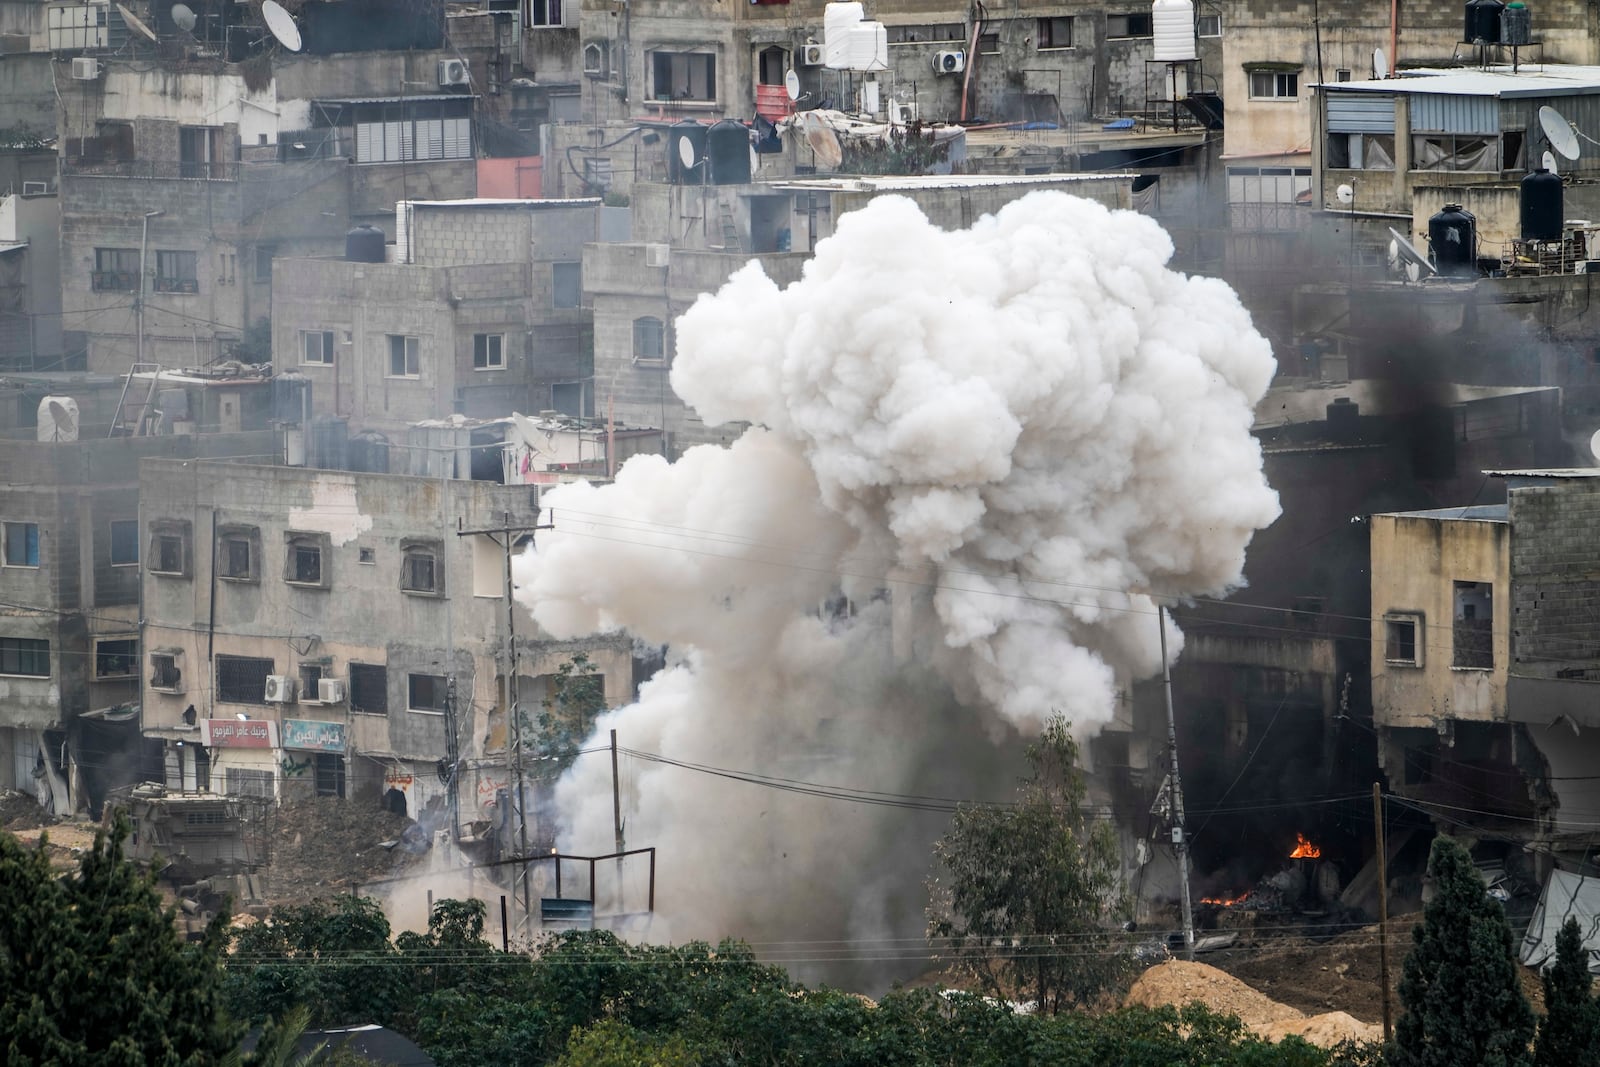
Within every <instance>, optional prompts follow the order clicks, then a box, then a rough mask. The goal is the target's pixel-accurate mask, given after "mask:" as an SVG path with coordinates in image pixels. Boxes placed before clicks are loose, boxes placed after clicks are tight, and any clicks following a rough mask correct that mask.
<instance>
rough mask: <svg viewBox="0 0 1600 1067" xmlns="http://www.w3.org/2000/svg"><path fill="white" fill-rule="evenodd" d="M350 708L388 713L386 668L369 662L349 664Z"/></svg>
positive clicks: (352, 709) (381, 713) (382, 713)
mask: <svg viewBox="0 0 1600 1067" xmlns="http://www.w3.org/2000/svg"><path fill="white" fill-rule="evenodd" d="M350 710H351V711H365V712H368V713H371V714H377V715H386V714H388V711H389V670H388V668H386V667H383V666H380V665H377V664H371V663H352V664H350Z"/></svg>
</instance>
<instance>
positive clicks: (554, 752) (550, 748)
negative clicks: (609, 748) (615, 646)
mask: <svg viewBox="0 0 1600 1067" xmlns="http://www.w3.org/2000/svg"><path fill="white" fill-rule="evenodd" d="M605 681H606V680H605V675H603V674H597V673H595V670H594V663H593V662H592V661H591V660H590V659H589V656H588V653H585V652H579V653H576V654H575V655H574V656H573V657H572V658H571V659H569V660H567V662H565V663H563V664H562V665H561V666H559V667H557V668H556V672H555V674H553V675H551V676H550V689H549V691H548V693H547V695H546V696H545V698H544V700H543V701H541V702H540V706H539V714H538V716H537V718H536V719H535V720H534V721H532V722H530V721H529V717H528V716H527V714H526V712H524V713H523V717H522V724H521V725H522V729H523V735H522V737H523V744H524V745H525V746H526V747H527V751H528V754H529V755H530V756H531V757H533V758H536V759H538V760H540V761H541V762H540V763H539V764H538V765H537V766H538V768H539V770H538V775H539V777H549V778H557V777H560V775H561V774H562V773H563V772H564V771H566V769H567V768H568V767H570V766H572V761H573V760H575V759H577V758H578V749H580V748H581V747H583V742H584V740H585V739H586V738H587V737H588V736H589V731H590V730H592V729H593V728H594V720H595V717H596V716H598V715H599V714H600V713H601V712H602V711H605V710H606V685H605Z"/></svg>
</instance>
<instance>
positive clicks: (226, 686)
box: [217, 656, 273, 704]
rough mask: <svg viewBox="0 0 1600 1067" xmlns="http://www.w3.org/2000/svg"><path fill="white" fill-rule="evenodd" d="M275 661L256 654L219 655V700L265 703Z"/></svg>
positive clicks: (229, 702) (226, 702)
mask: <svg viewBox="0 0 1600 1067" xmlns="http://www.w3.org/2000/svg"><path fill="white" fill-rule="evenodd" d="M272 667H273V661H272V660H270V659H257V658H256V657H254V656H218V657H217V700H218V701H219V702H221V703H225V704H265V703H266V702H267V676H268V675H269V674H271V673H272Z"/></svg>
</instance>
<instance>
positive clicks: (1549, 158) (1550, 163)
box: [1543, 152, 1561, 174]
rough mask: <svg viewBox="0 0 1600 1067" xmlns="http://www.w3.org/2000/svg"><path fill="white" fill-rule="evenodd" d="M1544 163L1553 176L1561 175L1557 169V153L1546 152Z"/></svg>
mask: <svg viewBox="0 0 1600 1067" xmlns="http://www.w3.org/2000/svg"><path fill="white" fill-rule="evenodd" d="M1543 163H1544V169H1545V170H1547V171H1549V172H1550V173H1551V174H1560V173H1561V172H1560V171H1559V170H1557V169H1556V157H1555V153H1554V152H1546V153H1545V154H1544V160H1543Z"/></svg>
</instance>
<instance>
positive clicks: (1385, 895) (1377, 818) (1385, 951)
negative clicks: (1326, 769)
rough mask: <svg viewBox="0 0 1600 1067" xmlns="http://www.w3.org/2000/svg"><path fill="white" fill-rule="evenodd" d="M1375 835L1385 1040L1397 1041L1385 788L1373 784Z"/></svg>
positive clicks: (1379, 977)
mask: <svg viewBox="0 0 1600 1067" xmlns="http://www.w3.org/2000/svg"><path fill="white" fill-rule="evenodd" d="M1372 833H1373V836H1374V837H1375V838H1376V839H1377V844H1378V981H1379V983H1380V984H1381V985H1382V987H1383V1040H1384V1043H1385V1044H1387V1043H1388V1042H1389V1041H1390V1039H1391V1038H1392V1037H1393V1029H1392V1018H1393V1016H1392V1012H1391V1009H1390V1007H1389V853H1388V848H1389V846H1388V843H1387V842H1385V841H1384V839H1383V786H1382V785H1380V784H1379V783H1377V782H1373V783H1372Z"/></svg>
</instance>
